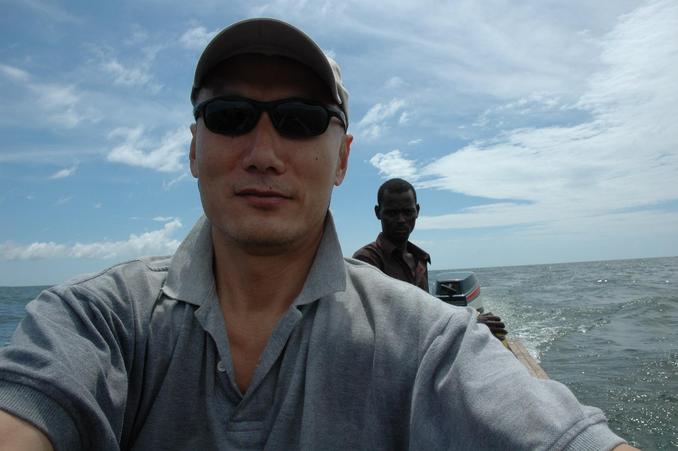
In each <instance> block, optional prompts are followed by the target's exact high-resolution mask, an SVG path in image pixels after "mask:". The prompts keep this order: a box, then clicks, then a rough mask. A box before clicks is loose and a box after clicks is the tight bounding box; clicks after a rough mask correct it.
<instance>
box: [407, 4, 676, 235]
mask: <svg viewBox="0 0 678 451" xmlns="http://www.w3.org/2000/svg"><path fill="white" fill-rule="evenodd" d="M676 21H678V5H676V4H675V3H671V2H651V3H649V4H648V5H647V6H645V7H642V8H639V9H638V10H637V11H635V12H634V13H633V14H629V15H627V16H624V17H622V19H621V20H620V22H619V24H618V26H616V27H615V28H614V30H613V31H612V32H611V33H609V34H608V35H607V36H606V37H605V39H603V40H602V41H601V43H600V45H601V48H602V49H603V53H602V54H603V61H604V63H605V68H604V69H603V70H600V71H598V72H596V73H595V74H594V75H593V76H592V77H591V78H590V79H589V82H588V90H587V91H586V92H585V93H584V94H583V95H582V96H581V97H580V100H579V102H578V107H579V108H585V109H586V110H588V111H589V113H590V115H591V119H590V120H589V121H586V122H584V123H581V124H578V125H573V126H559V127H542V128H528V129H517V130H512V131H510V132H507V133H506V134H504V135H501V136H499V137H498V138H496V139H495V140H493V141H486V142H476V143H473V144H470V145H467V146H465V147H464V148H463V149H461V150H459V151H457V152H454V153H452V154H449V155H447V156H444V157H442V158H440V159H438V160H437V161H434V162H432V163H430V164H428V165H426V166H424V167H422V169H421V171H420V172H419V174H418V175H419V176H420V177H421V179H420V183H419V186H420V187H427V188H436V189H443V190H450V191H455V192H461V193H464V194H467V195H472V196H480V197H485V198H489V199H496V200H500V201H501V202H499V203H495V204H492V205H485V206H482V207H475V208H472V209H467V210H463V211H462V212H460V213H456V214H451V215H443V216H439V217H428V218H421V220H420V221H419V226H420V227H421V228H445V227H448V228H455V227H460V226H461V227H485V226H503V225H515V224H542V225H543V226H544V227H550V228H557V227H559V224H562V223H568V224H572V223H574V222H576V221H577V220H578V221H581V223H583V224H600V223H605V224H609V223H611V222H612V221H610V220H608V219H604V218H615V220H627V219H628V217H634V216H633V215H634V213H633V212H628V211H629V210H635V209H641V208H643V209H647V208H653V207H655V206H657V205H661V204H662V203H663V202H670V201H674V200H676V199H678V183H676V182H675V181H676V180H678V129H677V128H676V127H675V125H674V122H675V105H678V85H676V83H675V80H676V79H678V56H677V55H678V29H677V28H676V27H675V23H676ZM518 103H520V102H518ZM529 103H530V101H526V102H523V104H524V105H527V104H529ZM502 200H504V201H502ZM505 200H511V202H505ZM514 200H515V201H514ZM666 215H667V216H666V218H667V220H669V219H670V220H675V218H674V216H675V215H673V216H671V215H672V214H670V213H666ZM592 218H598V219H595V221H594V220H593V219H592ZM601 218H603V219H601Z"/></svg>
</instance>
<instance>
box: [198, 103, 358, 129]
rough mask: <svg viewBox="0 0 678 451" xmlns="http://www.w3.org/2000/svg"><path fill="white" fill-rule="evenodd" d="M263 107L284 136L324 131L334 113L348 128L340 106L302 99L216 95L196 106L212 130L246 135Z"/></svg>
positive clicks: (255, 123)
mask: <svg viewBox="0 0 678 451" xmlns="http://www.w3.org/2000/svg"><path fill="white" fill-rule="evenodd" d="M262 111H266V112H267V113H268V117H269V118H270V119H271V123H272V124H273V126H274V127H275V129H276V130H277V131H278V133H280V134H281V135H283V136H287V137H289V138H309V137H312V136H319V135H322V134H323V133H325V131H326V130H327V127H328V126H329V124H330V119H332V117H336V118H338V119H339V120H340V121H341V123H342V125H343V127H344V130H346V116H345V115H344V112H343V111H341V110H340V109H339V108H337V107H334V106H331V105H323V104H321V103H314V102H310V101H308V100H303V99H280V100H273V101H271V102H260V101H258V100H252V99H247V98H244V97H232V96H231V97H215V98H212V99H209V100H205V101H204V102H201V103H199V104H198V105H196V106H195V108H194V109H193V116H194V117H195V120H196V121H197V120H198V118H199V117H200V115H201V114H202V117H203V119H204V121H205V126H207V128H208V129H209V130H210V131H211V132H212V133H219V134H221V135H229V136H236V135H244V134H245V133H248V132H250V131H251V130H252V129H253V128H254V127H255V126H256V125H257V122H259V118H260V117H261V113H262Z"/></svg>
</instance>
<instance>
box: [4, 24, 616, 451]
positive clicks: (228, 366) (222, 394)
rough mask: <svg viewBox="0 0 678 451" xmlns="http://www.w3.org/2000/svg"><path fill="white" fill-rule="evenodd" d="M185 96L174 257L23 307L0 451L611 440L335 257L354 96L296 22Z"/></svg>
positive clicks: (544, 385) (431, 314)
mask: <svg viewBox="0 0 678 451" xmlns="http://www.w3.org/2000/svg"><path fill="white" fill-rule="evenodd" d="M191 100H192V103H193V105H194V115H195V118H196V122H195V124H193V125H192V126H191V133H192V135H193V139H192V141H191V146H190V151H189V157H190V167H191V173H192V174H193V175H194V176H195V177H196V178H197V180H198V187H199V191H200V196H201V200H202V205H203V208H204V211H205V217H204V218H202V219H201V220H199V221H198V223H197V224H196V225H195V227H194V228H193V230H192V231H191V232H190V234H189V235H188V237H187V238H186V239H185V241H184V242H183V243H182V244H181V246H180V247H179V248H178V249H177V251H176V253H175V255H174V256H172V257H171V258H170V257H156V258H145V259H140V260H138V261H134V262H129V263H125V264H122V265H118V266H116V267H113V268H111V269H109V270H106V271H104V272H102V273H100V274H98V275H96V276H92V277H88V278H84V279H82V280H80V281H76V282H73V283H70V284H66V285H62V286H59V287H54V288H52V289H50V290H47V291H45V292H44V293H43V294H41V296H40V297H39V298H38V299H36V300H35V301H33V302H32V303H31V304H29V306H28V307H27V310H28V314H27V317H26V319H25V320H24V321H22V323H21V324H20V325H19V327H18V329H17V332H16V333H15V335H14V337H13V341H12V343H10V345H8V346H7V347H5V348H3V349H2V350H0V408H1V409H3V410H4V411H5V413H2V414H0V448H2V449H3V450H4V449H52V447H54V448H55V449H57V450H79V449H96V450H117V449H134V450H216V449H219V450H221V449H223V450H227V449H228V450H231V449H271V450H273V449H276V450H277V449H281V450H287V449H308V450H332V449H337V450H338V449H341V450H345V449H407V448H409V449H451V448H456V447H459V448H465V449H481V448H495V449H499V448H501V449H532V448H537V447H550V446H552V447H556V448H569V449H606V448H612V447H613V446H615V445H618V444H620V443H622V442H623V441H622V440H621V439H619V438H618V437H617V436H616V435H614V434H613V433H612V432H611V431H610V430H609V429H608V428H607V427H606V425H605V419H604V417H603V415H602V413H601V412H600V411H599V410H598V409H595V408H589V407H585V406H582V405H580V404H579V403H578V402H577V401H576V399H575V398H574V396H573V395H572V394H571V393H570V392H569V391H568V390H567V389H566V388H565V387H564V386H562V385H560V384H557V383H555V382H553V381H546V382H544V381H538V380H536V379H532V378H530V376H529V375H528V374H527V372H526V371H525V370H524V368H522V367H521V366H520V364H519V363H517V361H515V359H514V358H513V357H512V356H511V355H510V354H509V353H508V351H506V350H504V349H503V347H502V346H501V345H500V344H499V343H498V342H496V340H494V339H492V338H491V335H490V334H489V332H488V331H487V329H485V328H479V327H477V326H476V322H475V319H474V318H472V317H471V316H470V315H469V314H468V313H467V312H466V311H465V310H461V309H453V308H450V307H449V306H446V305H443V304H442V303H440V302H437V301H436V300H435V299H433V298H431V297H429V296H428V295H427V294H426V293H424V292H423V291H422V290H420V289H419V288H417V287H414V286H412V285H409V284H405V283H401V282H398V281H394V280H393V279H390V278H387V277H386V276H384V275H383V274H382V273H381V272H379V271H377V270H376V269H375V268H373V267H371V266H369V265H366V264H362V263H359V262H356V261H354V260H344V259H343V257H342V253H341V249H340V247H339V242H338V239H337V236H336V232H335V229H334V225H333V221H332V216H331V214H330V213H329V210H328V207H329V202H330V196H331V193H332V189H333V186H335V185H339V184H341V182H342V181H343V179H344V176H345V174H346V168H347V160H348V155H349V151H350V145H351V140H352V138H351V136H350V135H349V134H347V132H346V128H347V126H348V116H349V114H348V103H347V100H348V95H347V92H346V90H345V89H344V87H343V84H342V81H341V76H340V72H339V68H338V66H337V65H336V64H335V63H334V62H333V61H331V60H330V59H329V58H327V57H325V55H324V54H323V52H322V51H321V50H320V48H319V47H318V46H317V45H316V44H315V43H314V42H313V41H312V40H311V39H310V38H308V37H307V36H306V35H305V34H303V33H302V32H301V31H299V30H297V29H296V28H293V27H292V26H290V25H288V24H286V23H284V22H280V21H276V20H271V19H253V20H248V21H244V22H239V23H237V24H234V25H232V26H231V27H228V28H226V29H225V30H223V31H222V32H221V33H220V34H219V35H217V36H216V37H215V38H214V40H213V41H212V42H211V43H210V44H209V45H208V47H207V48H206V49H205V51H204V52H203V54H202V56H201V58H200V60H199V62H198V65H197V68H196V73H195V82H194V85H193V89H192V93H191ZM413 300H414V301H416V302H412V301H413ZM478 353H482V354H484V355H487V356H489V357H491V358H489V359H486V361H493V362H494V361H497V360H499V361H500V363H503V364H502V365H497V368H501V371H498V370H493V369H492V368H488V367H487V366H484V364H482V363H481V362H478V360H477V359H475V358H474V356H475V355H477V354H478ZM481 375H482V376H481ZM502 412H505V413H506V415H499V414H500V413H502ZM509 412H510V413H509Z"/></svg>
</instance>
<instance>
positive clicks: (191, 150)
mask: <svg viewBox="0 0 678 451" xmlns="http://www.w3.org/2000/svg"><path fill="white" fill-rule="evenodd" d="M190 129H191V147H190V148H189V151H188V161H189V163H190V166H191V174H192V175H193V177H195V178H198V162H197V161H196V160H195V133H196V130H197V125H196V124H195V123H193V124H191V127H190Z"/></svg>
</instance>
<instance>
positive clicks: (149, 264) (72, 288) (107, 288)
mask: <svg viewBox="0 0 678 451" xmlns="http://www.w3.org/2000/svg"><path fill="white" fill-rule="evenodd" d="M171 259H172V258H171V256H157V257H143V258H138V259H134V260H129V261H126V262H122V263H118V264H116V265H113V266H111V267H108V268H106V269H103V270H101V271H99V272H97V273H89V274H81V275H78V276H75V277H73V278H71V279H69V280H67V281H66V282H63V283H61V284H58V285H55V286H53V287H52V288H51V289H50V290H51V291H53V292H55V293H57V294H59V295H61V296H77V297H82V296H86V297H89V298H91V300H93V301H101V302H104V303H106V304H111V303H115V302H116V301H117V302H120V301H122V302H129V301H133V300H135V299H140V298H143V299H147V298H148V296H156V295H157V293H159V291H160V290H161V289H162V286H163V284H164V282H165V279H166V278H167V271H168V269H169V264H170V261H171Z"/></svg>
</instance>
